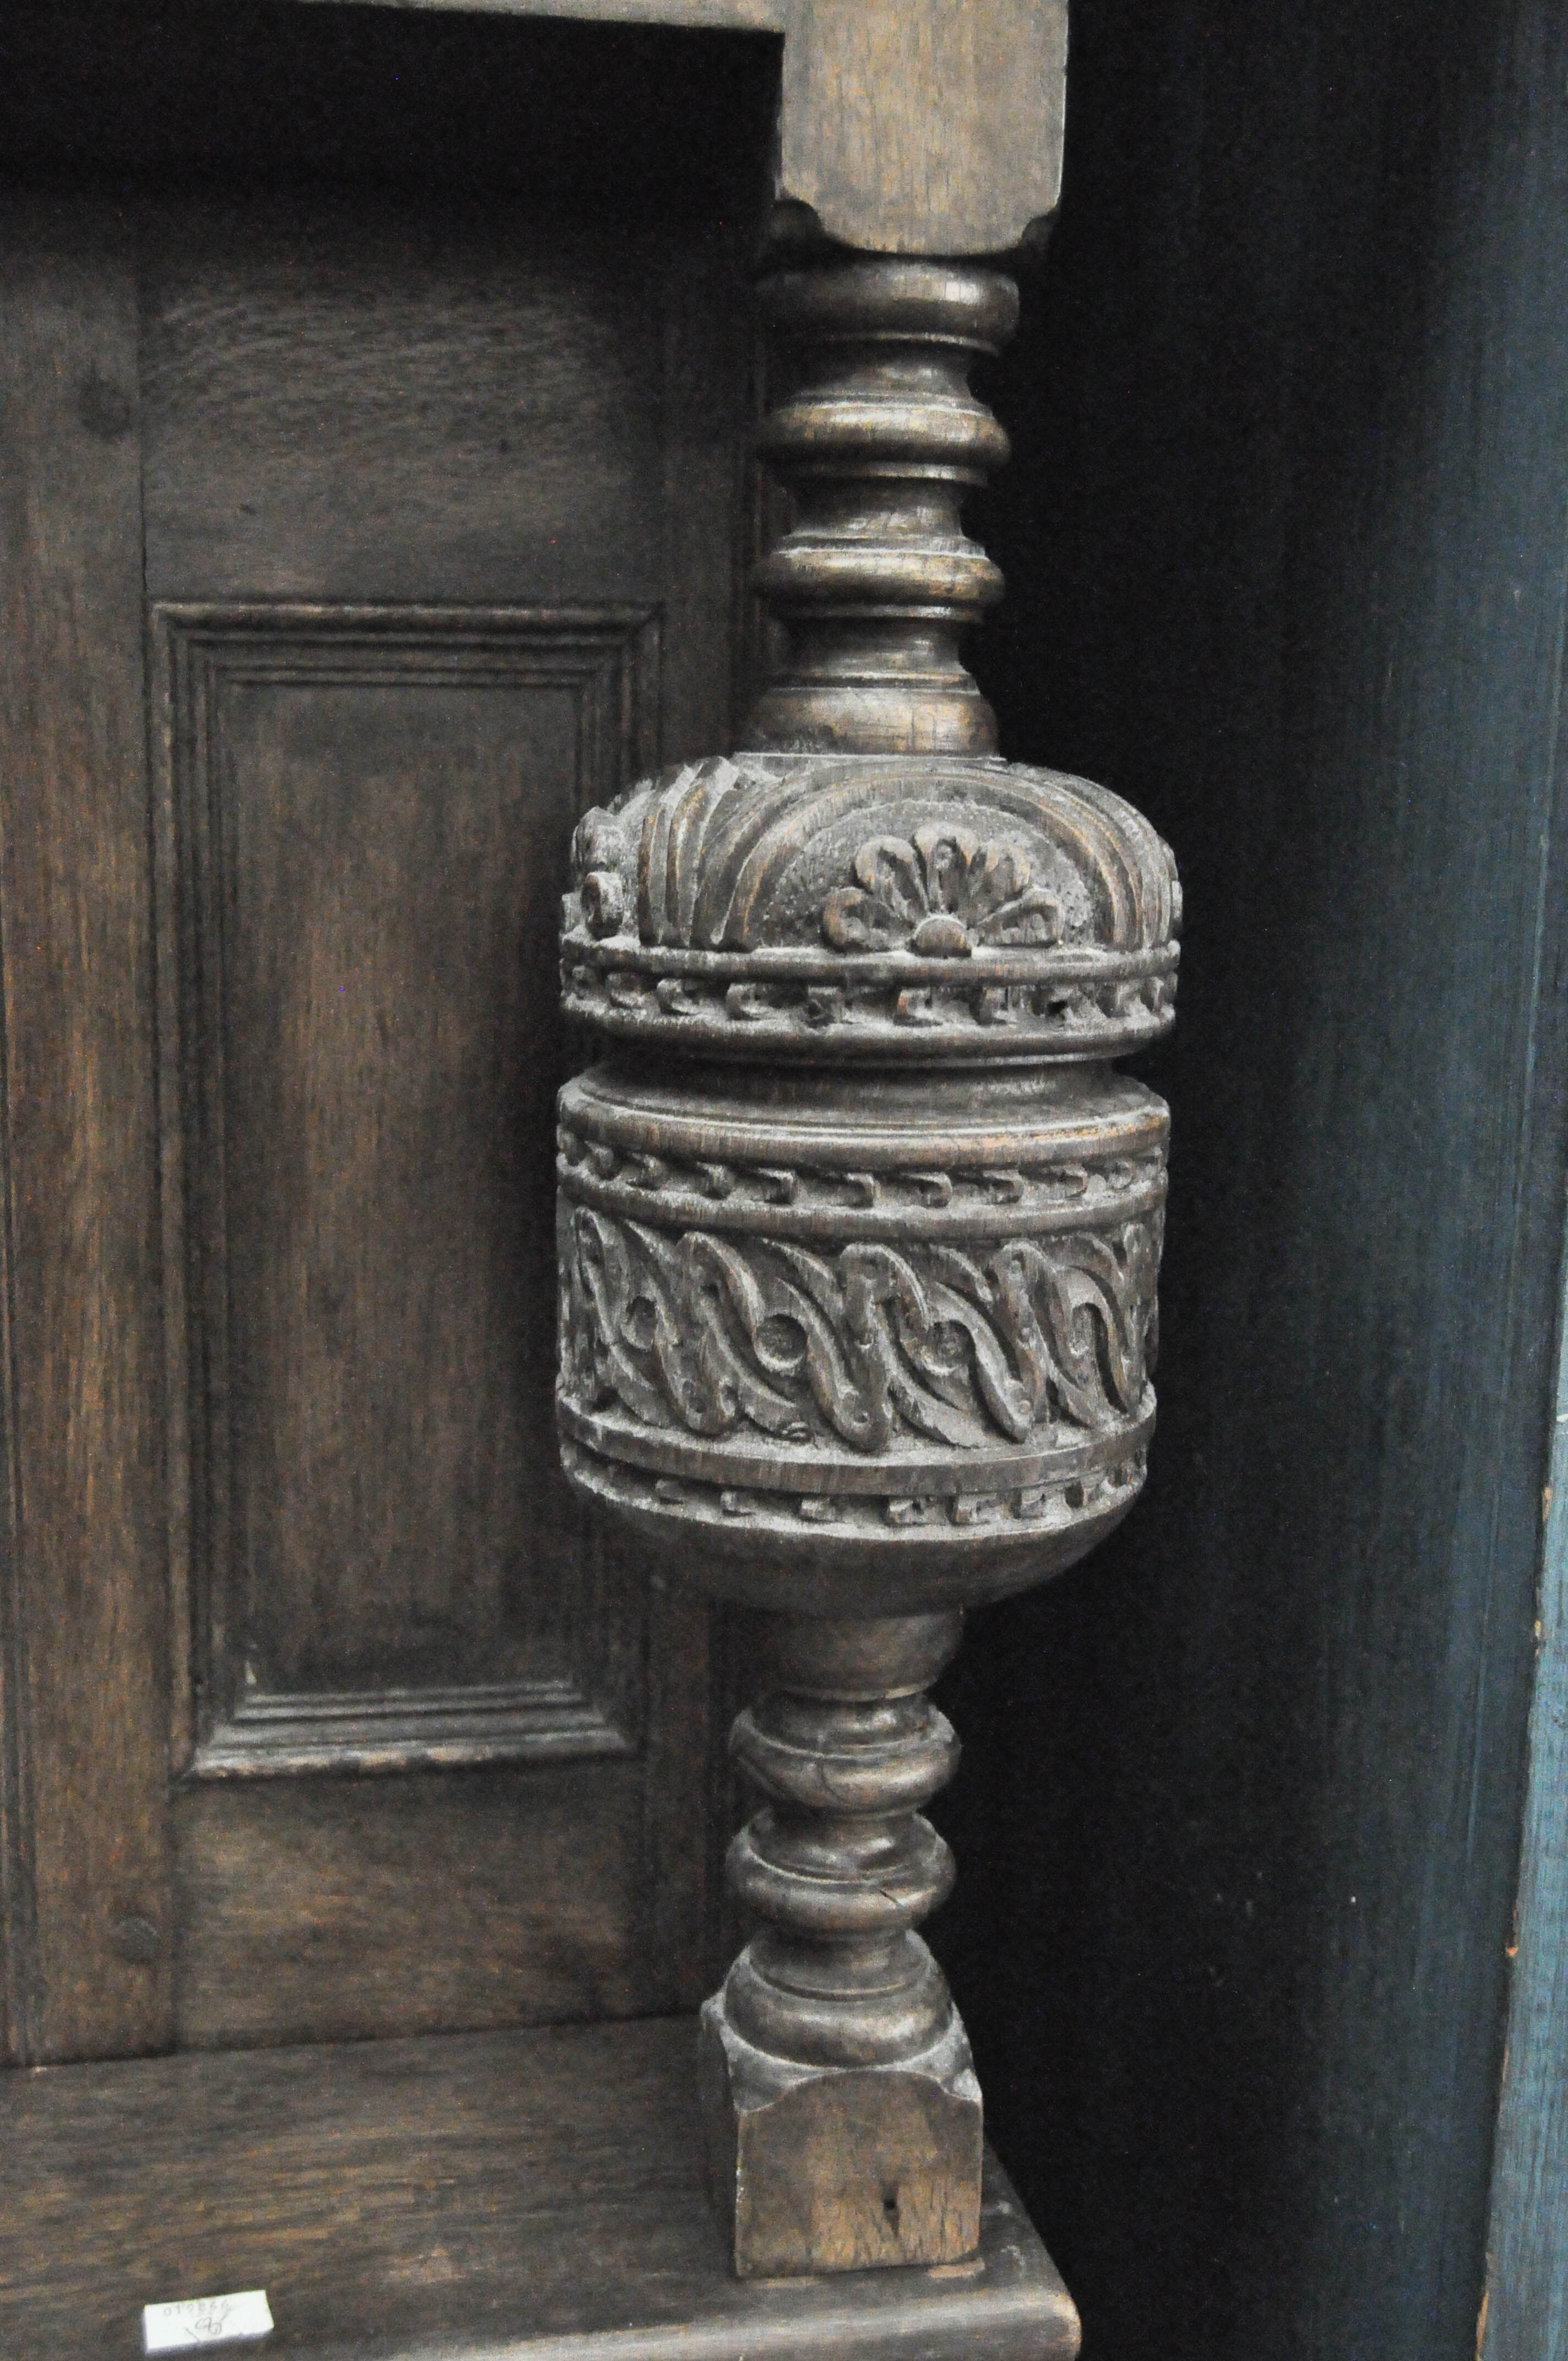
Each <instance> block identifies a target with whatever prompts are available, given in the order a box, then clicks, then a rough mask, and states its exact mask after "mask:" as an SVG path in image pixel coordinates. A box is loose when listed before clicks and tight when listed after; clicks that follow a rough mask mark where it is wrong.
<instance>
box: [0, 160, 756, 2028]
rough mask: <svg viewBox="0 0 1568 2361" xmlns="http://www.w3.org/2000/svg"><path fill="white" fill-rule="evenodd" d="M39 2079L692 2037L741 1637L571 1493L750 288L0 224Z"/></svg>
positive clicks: (279, 223) (19, 1503)
mask: <svg viewBox="0 0 1568 2361" xmlns="http://www.w3.org/2000/svg"><path fill="white" fill-rule="evenodd" d="M0 256H3V259H0V302H3V305H4V315H5V316H4V335H3V338H0V368H3V370H4V373H5V439H6V466H5V478H4V488H3V490H0V501H3V510H0V531H3V534H4V564H5V584H6V609H7V611H6V615H5V638H4V646H3V649H0V796H3V799H4V807H3V824H4V867H3V870H0V927H3V947H4V963H5V1039H6V1064H5V1091H4V1098H5V1105H4V1115H5V1148H6V1170H7V1202H6V1225H5V1244H6V1249H7V1291H6V1304H7V1312H8V1334H9V1354H8V1359H7V1366H6V1382H7V1390H8V1401H7V1412H8V1416H7V1431H8V1435H9V1444H10V1468H9V1474H10V1513H11V1524H12V1533H11V1542H12V1549H11V1566H10V1575H9V1580H8V1586H7V1588H6V1591H5V1626H4V1636H5V1646H4V1651H3V1655H0V1678H3V1679H4V1682H5V1729H6V1731H7V1733H8V1748H7V1752H6V1756H5V1775H4V1783H3V1796H0V1800H3V1805H4V1813H5V1828H4V1835H5V1842H4V1864H5V1877H6V1897H5V1899H6V1911H7V1922H6V1923H7V1925H8V1927H9V1928H10V1929H11V1939H10V1942H9V1945H8V1948H7V1955H6V1960H7V1977H6V2038H7V2044H8V2050H9V2054H10V2055H11V2056H12V2057H14V2058H16V2059H45V2058H66V2057H80V2056H92V2055H113V2054H117V2053H122V2052H130V2051H135V2050H138V2049H143V2048H159V2047H163V2046H167V2045H169V2044H170V2043H172V2044H175V2045H191V2046H228V2045H234V2044H247V2043H270V2042H281V2041H293V2040H325V2039H341V2038H351V2037H357V2036H362V2035H380V2034H392V2033H411V2032H421V2031H430V2030H439V2029H444V2028H452V2027H457V2026H491V2025H503V2024H512V2023H527V2022H540V2021H546V2020H550V2019H554V2018H575V2017H588V2016H596V2015H634V2014H642V2013H648V2012H652V2011H658V2010H663V2009H668V2008H676V2007H681V2006H685V2005H690V2004H692V2003H694V2002H695V2000H696V1998H697V1997H698V1996H699V1992H700V1988H701V1984H702V1964H701V1949H702V1941H703V1930H704V1913H705V1907H706V1903H705V1894H706V1889H707V1858H706V1846H707V1836H706V1829H707V1826H708V1824H709V1819H710V1815H709V1814H708V1811H707V1783H708V1780H709V1775H710V1772H709V1755H710V1748H709V1726H710V1716H709V1710H708V1681H709V1665H708V1635H707V1624H706V1620H705V1618H704V1616H703V1613H702V1611H701V1610H700V1609H697V1608H696V1607H694V1606H692V1605H690V1604H688V1603H687V1602H686V1601H685V1600H684V1599H682V1598H678V1597H676V1596H674V1595H673V1594H671V1593H669V1592H667V1591H665V1590H663V1589H660V1588H658V1587H650V1586H649V1584H648V1582H647V1580H646V1578H645V1576H643V1574H642V1573H641V1570H640V1569H638V1568H636V1567H635V1566H633V1565H630V1564H629V1563H627V1562H625V1561H623V1560H621V1559H619V1558H617V1557H616V1556H615V1555H614V1554H612V1553H611V1552H610V1551H609V1549H608V1548H607V1547H605V1546H604V1545H602V1544H598V1543H595V1542H594V1541H593V1540H592V1539H591V1538H590V1536H589V1535H588V1533H587V1531H586V1530H585V1528H584V1526H583V1524H582V1521H581V1520H580V1518H579V1516H578V1514H577V1512H576V1510H575V1509H574V1507H573V1506H572V1504H571V1502H570V1500H569V1498H568V1496H567V1494H566V1492H565V1488H564V1487H563V1485H562V1483H561V1480H560V1477H559V1476H558V1473H557V1470H556V1466H555V1454H554V1433H553V1422H552V1411H551V1392H550V1389H551V1370H552V1359H553V1339H554V1294H553V1241H552V1235H551V1227H550V1224H551V1220H552V1205H553V1172H554V1110H553V1100H554V1091H555V1088H556V1086H557V1083H558V1082H559V1080H560V1078H561V1076H562V1073H563V1071H565V1063H566V1060H567V1058H568V1056H569V1052H570V1045H569V1044H567V1043H566V1042H565V1041H564V1040H563V1038H562V1036H561V1032H560V1029H559V1026H558V1021H557V1017H556V1014H555V1009H556V999H557V980H556V977H555V973H554V931H555V917H556V909H557V895H558V894H559V891H560V883H561V878H562V875H563V873H564V869H565V859H566V852H567V846H568V842H569V840H570V836H571V832H572V829H573V826H574V824H575V821H576V816H577V814H578V813H579V812H580V811H581V810H582V809H583V808H585V807H587V805H589V804H591V803H596V802H603V801H605V800H607V799H608V798H609V797H610V796H613V795H614V794H615V793H616V792H617V791H618V790H619V789H620V787H621V786H622V785H625V784H627V783H628V782H629V781H630V779H631V778H633V777H634V776H636V775H637V774H638V773H639V771H641V770H644V769H647V768H650V767H652V766H654V765H655V764H657V763H659V762H660V761H661V760H672V759H678V758H680V757H681V756H682V755H684V754H685V753H686V752H690V751H696V750H701V749H707V748H710V747H712V746H713V745H717V744H722V743H723V742H725V741H726V738H727V735H728V731H729V674H730V650H731V646H732V643H733V638H734V633H733V631H732V614H733V609H734V606H735V588H734V586H735V581H736V576H737V568H736V546H737V541H738V537H739V536H738V519H739V516H740V505H741V504H740V499H739V497H738V488H739V485H740V467H739V462H738V457H737V453H738V449H739V442H740V423H741V421H742V419H743V415H744V406H745V405H744V369H745V355H744V351H743V349H742V348H741V346H740V337H739V332H738V328H737V323H739V322H740V321H742V320H743V318H744V305H743V302H741V301H740V295H739V289H740V275H739V271H738V269H737V267H736V265H735V264H734V262H733V260H732V258H731V257H730V256H729V253H728V252H727V251H726V250H725V249H724V248H723V247H721V246H718V245H717V244H715V243H713V242H712V241H708V240H705V239H703V238H702V237H700V236H698V235H697V234H696V232H692V231H683V230H679V229H669V230H661V229H658V228H647V229H643V230H640V231H638V232H637V233H635V234H631V233H629V232H628V231H626V230H625V229H624V228H622V229H619V230H613V231H612V230H609V229H604V230H598V229H595V228H593V227H591V226H584V225H581V224H579V225H577V226H576V227H573V228H567V229H563V228H562V226H561V225H558V224H554V223H543V222H539V221H532V220H531V219H530V218H529V217H528V215H527V214H526V213H525V212H523V211H521V210H518V209H512V210H510V211H509V210H508V209H507V208H506V207H505V206H503V205H501V204H499V203H494V202H484V201H481V200H480V199H478V198H475V199H473V200H471V201H470V200H449V199H442V200H439V201H433V200H432V199H431V197H430V196H429V195H428V194H423V195H422V196H420V197H419V198H418V199H417V200H416V199H415V198H414V197H413V196H409V197H406V198H405V197H403V196H401V195H400V194H398V193H396V192H380V193H376V194H369V193H365V192H358V193H354V192H335V193H334V192H314V193H311V194H308V195H307V194H293V195H290V196H287V197H284V196H267V197H250V198H247V199H246V200H244V201H243V202H242V201H240V200H238V199H236V200H233V201H228V202H225V201H221V200H218V199H216V198H214V197H212V196H197V195H194V194H192V195H188V196H182V197H163V198H159V200H157V201H156V202H154V201H151V200H148V201H147V202H145V203H139V204H137V205H136V206H134V207H131V208H129V209H126V208H119V207H112V206H111V205H109V204H108V203H96V202H87V201H72V202H66V201H64V200H60V199H55V198H52V197H49V196H44V195H35V196H25V197H24V196H16V197H12V198H10V199H8V200H6V202H5V224H4V228H3V232H0Z"/></svg>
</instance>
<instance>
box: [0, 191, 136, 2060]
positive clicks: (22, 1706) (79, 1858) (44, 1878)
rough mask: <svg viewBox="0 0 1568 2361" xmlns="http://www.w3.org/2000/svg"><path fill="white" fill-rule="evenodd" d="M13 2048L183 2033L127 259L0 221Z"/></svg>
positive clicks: (98, 242) (0, 761)
mask: <svg viewBox="0 0 1568 2361" xmlns="http://www.w3.org/2000/svg"><path fill="white" fill-rule="evenodd" d="M0 306H3V307H4V318H3V324H0V373H3V377H4V402H5V439H6V446H7V457H6V466H5V472H4V476H3V478H0V487H3V489H0V574H3V577H4V586H5V587H4V596H5V617H4V628H3V630H0V827H3V830H4V860H3V864H0V933H3V941H4V966H5V974H4V989H5V1110H4V1117H5V1159H6V1168H7V1196H6V1207H5V1214H6V1236H5V1246H6V1257H7V1266H8V1268H7V1278H8V1301H7V1313H8V1339H7V1343H8V1359H7V1364H6V1376H7V1382H8V1388H9V1399H8V1402H7V1410H6V1423H7V1427H8V1430H9V1451H10V1466H9V1477H10V1495H11V1499H10V1507H11V1514H12V1520H13V1534H12V1545H13V1557H12V1566H11V1575H10V1580H9V1583H8V1586H7V1588H6V1591H5V1596H4V1599H3V1601H0V1612H3V1613H4V1615H5V1623H6V1626H7V1632H6V1641H7V1644H6V1647H5V1670H6V1673H7V1675H8V1686H9V1690H10V1694H9V1696H8V1697H7V1700H6V1704H7V1713H6V1725H7V1745H6V1757H7V1763H8V1768H9V1773H10V1775H9V1778H8V1779H7V1780H6V1782H5V1784H6V1787H7V1791H8V1795H7V1807H8V1814H9V1817H10V1832H9V1841H8V1844H7V1847H6V1854H7V1863H8V1870H7V1894H6V1901H7V1911H8V1916H7V1929H6V1932H7V1939H6V1941H5V1946H4V1951H5V1963H6V1966H5V1978H6V1982H7V1985H8V2007H7V2016H8V2039H9V2044H10V2048H11V2051H12V2054H14V2055H15V2054H21V2055H25V2056H29V2057H33V2058H47V2057H62V2056H70V2055H72V2054H74V2053H77V2052H79V2051H81V2050H82V2049H84V2048H94V2047H96V2048H109V2049H114V2050H121V2051H126V2050H137V2049H143V2048H151V2047H155V2046H156V2045H157V2044H159V2042H160V2041H161V2040H163V2039H165V2038H166V2037H167V2032H168V2026H169V2012H170V1934H171V1927H170V1893H169V1856H168V1846H167V1835H166V1829H165V1824H164V1813H163V1795H164V1785H165V1781H166V1778H167V1770H168V1764H167V1739H166V1730H167V1710H168V1707H167V1695H166V1682H167V1655H168V1626H167V1607H166V1599H165V1591H164V1578H163V1537H162V1532H161V1530H160V1528H161V1523H162V1486H161V1467H160V1460H161V1438H160V1434H159V1424H160V1420H159V1377H158V1369H159V1359H160V1355H161V1347H160V1343H159V1293H158V1275H157V1260H158V1258H157V1243H156V1242H157V1230H158V1194H157V1167H156V1146H155V1134H154V1123H155V1111H154V1091H153V1004H152V934H151V926H150V917H151V905H150V895H149V884H150V873H149V865H148V834H147V818H148V802H147V762H146V740H145V735H144V732H145V726H146V724H145V710H144V700H143V664H142V626H141V487H140V465H139V432H138V429H139V411H140V401H139V391H138V379H137V301H136V277H135V269H134V255H133V251H132V249H131V247H130V245H129V242H128V240H127V238H126V235H125V232H124V229H123V227H122V225H121V224H120V223H119V222H118V221H117V219H116V217H115V214H114V213H113V211H112V210H111V209H110V208H108V207H107V206H103V205H93V204H88V205H77V204H74V203H51V202H50V201H49V200H48V199H45V198H39V199H37V200H28V199H26V198H22V197H18V196H15V195H12V196H7V198H6V199H5V208H4V217H3V220H0Z"/></svg>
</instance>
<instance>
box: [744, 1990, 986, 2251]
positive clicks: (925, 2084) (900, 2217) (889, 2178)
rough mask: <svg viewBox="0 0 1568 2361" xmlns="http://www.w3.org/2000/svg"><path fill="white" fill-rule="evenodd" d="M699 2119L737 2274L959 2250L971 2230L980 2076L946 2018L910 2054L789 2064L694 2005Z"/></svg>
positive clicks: (976, 2236) (975, 2240)
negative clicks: (886, 2059) (853, 2062)
mask: <svg viewBox="0 0 1568 2361" xmlns="http://www.w3.org/2000/svg"><path fill="white" fill-rule="evenodd" d="M701 2023H702V2031H701V2036H700V2047H701V2075H700V2089H701V2094H702V2111H703V2122H704V2130H705V2136H706V2144H707V2158H708V2173H709V2178H710V2180H711V2183H712V2188H713V2197H714V2204H715V2207H716V2209H717V2211H718V2217H719V2224H720V2227H721V2229H722V2230H723V2233H724V2235H725V2238H726V2240H727V2241H728V2243H729V2248H730V2252H731V2256H732V2258H733V2262H734V2267H735V2270H736V2274H737V2276H738V2277H739V2278H740V2279H775V2278H777V2279H782V2278H789V2277H793V2276H796V2275H799V2274H804V2273H808V2272H817V2271H860V2270H867V2269H871V2268H876V2267H878V2266H883V2265H898V2264H912V2263H926V2264H931V2263H959V2262H962V2261H963V2260H964V2259H965V2258H966V2257H968V2256H970V2255H972V2254H973V2253H974V2251H975V2248H976V2246H978V2245H979V2243H980V2201H981V2159H982V2156H983V2152H984V2136H983V2130H982V2124H981V2096H980V2084H979V2083H978V2081H976V2080H975V2075H974V2069H973V2067H972V2065H971V2064H970V2051H969V2043H968V2041H967V2039H966V2038H965V2037H964V2033H963V2029H962V2027H961V2026H959V2023H958V2021H957V2019H956V2018H955V2019H954V2021H953V2027H952V2031H951V2033H950V2034H949V2035H948V2037H947V2038H946V2039H945V2040H944V2041H943V2042H942V2043H941V2044H940V2045H939V2046H938V2048H935V2049H933V2050H931V2051H929V2052H927V2056H926V2057H925V2058H924V2059H919V2060H917V2061H916V2062H915V2063H913V2064H908V2065H898V2066H860V2067H813V2066H795V2065H791V2064H789V2063H788V2062H787V2061H786V2060H785V2059H779V2058H773V2057H771V2056H769V2055H768V2053H767V2052H766V2051H764V2050H760V2049H754V2048H752V2047H751V2043H750V2042H749V2041H746V2040H745V2039H743V2038H742V2037H741V2036H740V2034H738V2033H737V2032H736V2031H735V2029H734V2027H733V2026H730V2025H729V2023H728V2021H727V2020H726V2017H725V2015H724V2009H723V2003H722V2000H721V1999H720V1998H715V1999H713V2000H710V2001H708V2002H707V2004H705V2005H704V2008H703V2012H702V2020H701Z"/></svg>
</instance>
